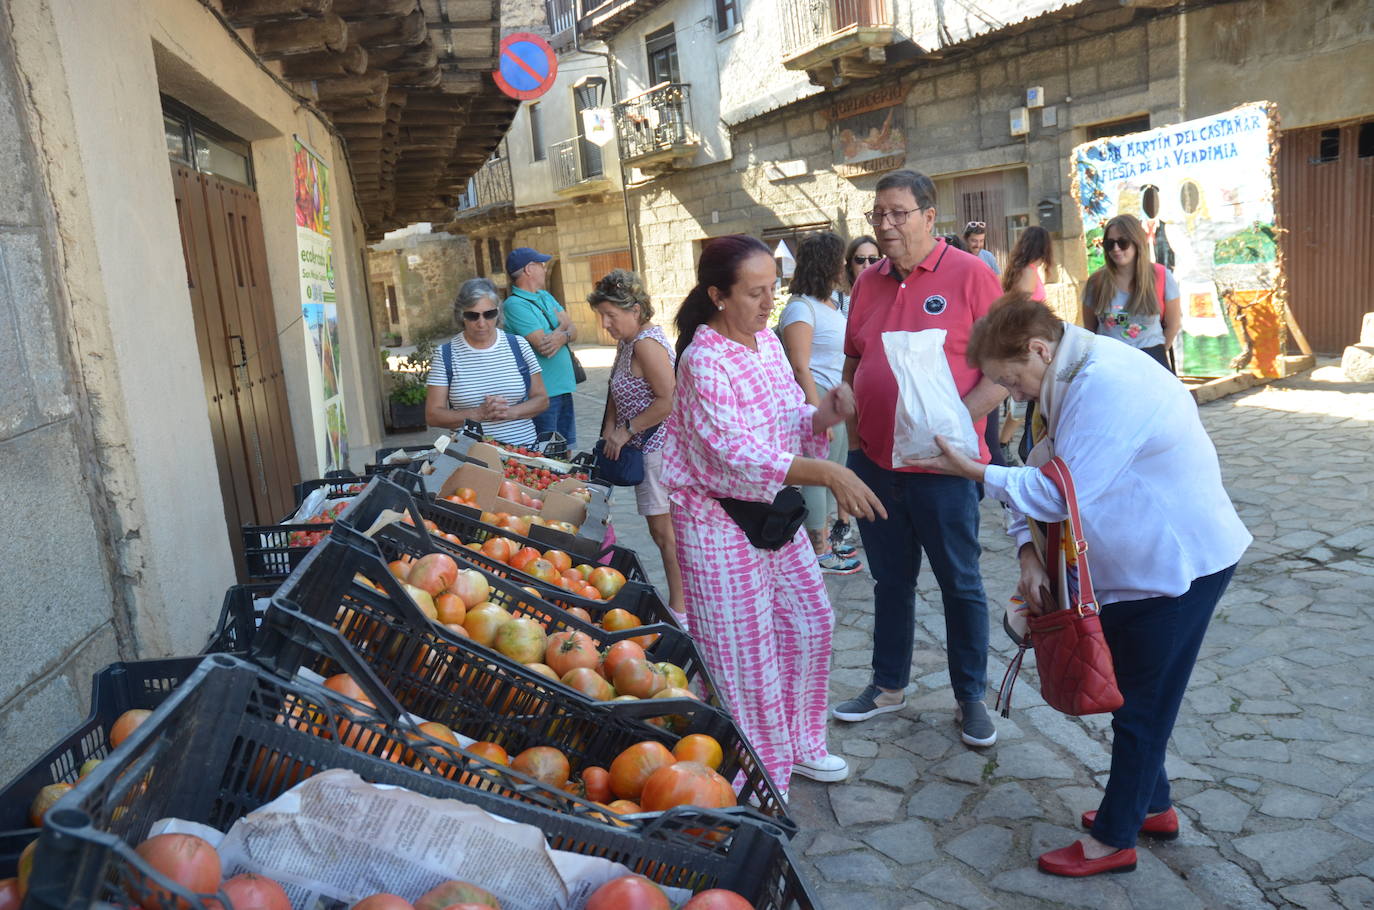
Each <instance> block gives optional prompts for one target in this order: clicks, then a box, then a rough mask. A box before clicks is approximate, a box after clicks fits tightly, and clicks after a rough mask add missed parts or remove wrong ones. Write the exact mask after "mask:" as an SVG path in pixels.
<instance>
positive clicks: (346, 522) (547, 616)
mask: <svg viewBox="0 0 1374 910" xmlns="http://www.w3.org/2000/svg"><path fill="white" fill-rule="evenodd" d="M387 511H391V512H397V513H404V514H406V515H407V516H408V517H409V521H410V523H409V524H401V523H396V524H392V525H389V526H387V527H386V528H383V529H382V530H381V531H380V532H378V533H376V534H375V535H374V536H373V538H372V539H371V541H368V540H359V539H358V538H357V537H348V538H347V539H349V540H352V541H353V542H354V543H355V544H357V545H360V546H362V547H364V548H365V549H369V550H371V549H372V548H374V547H375V548H376V554H377V555H378V556H380V557H382V558H383V559H384V560H385V561H388V562H389V561H391V560H393V559H397V558H399V557H401V556H416V557H418V556H423V555H424V554H426V553H433V552H443V553H447V554H448V555H449V556H451V557H453V559H454V560H455V561H456V562H457V563H458V564H459V566H461V567H465V568H474V569H477V570H478V571H480V572H482V573H483V575H485V576H486V578H487V583H488V584H489V585H491V586H492V587H493V589H494V592H493V596H492V598H491V599H492V600H493V601H494V602H496V603H498V604H500V605H501V606H502V607H505V608H506V609H507V610H509V611H510V612H512V613H515V614H518V615H532V616H535V617H536V618H538V619H540V621H542V622H549V621H550V620H553V621H555V622H558V623H559V624H560V628H568V627H570V628H575V629H580V630H582V631H584V632H587V633H589V634H590V635H592V637H593V638H596V639H598V644H601V639H602V638H603V637H604V636H607V635H608V633H606V632H603V631H602V630H600V629H598V628H595V627H589V626H587V625H586V624H584V623H581V622H580V621H579V620H577V619H576V618H575V617H573V616H571V615H569V614H567V613H564V612H563V611H566V610H567V609H568V608H570V607H581V608H582V609H584V610H586V611H587V614H588V615H589V616H591V617H592V619H593V621H595V622H598V623H599V622H600V621H601V619H602V617H604V616H605V615H606V613H607V612H609V611H610V610H613V609H624V610H627V611H629V612H630V613H632V614H633V615H634V616H635V617H636V618H637V619H638V620H639V621H640V622H641V623H643V624H644V625H646V626H650V625H656V624H662V625H666V626H669V627H671V628H672V629H673V630H674V632H675V633H676V634H669V633H665V634H664V635H663V636H662V637H661V639H660V643H659V647H663V648H668V649H670V651H660V652H659V653H663V654H666V653H672V654H674V655H676V656H675V657H669V656H661V657H659V658H658V659H659V660H667V661H671V662H672V663H675V664H679V665H680V666H682V667H683V669H684V670H685V669H687V666H688V665H691V666H693V667H698V668H701V670H702V672H704V670H705V664H704V662H703V661H702V660H701V658H700V656H699V655H698V654H697V651H696V645H695V644H694V643H693V642H692V641H691V638H690V636H688V635H687V634H686V633H685V632H682V631H681V627H680V626H678V624H677V620H676V619H675V618H674V617H673V614H672V612H671V611H670V610H669V609H668V607H667V605H666V604H664V603H663V601H662V599H661V598H659V596H658V592H657V591H655V590H654V588H653V586H652V585H645V584H638V583H633V582H626V584H625V586H624V587H623V588H621V589H620V591H618V592H617V593H616V596H615V597H613V598H611V599H610V600H592V599H590V598H586V597H580V596H576V595H573V594H570V593H569V592H567V591H566V590H564V589H563V588H560V587H557V586H555V585H551V584H547V583H545V582H542V581H540V580H538V579H537V578H534V577H533V576H531V575H526V574H525V573H524V572H521V571H518V570H516V569H512V568H511V567H510V566H508V565H506V564H505V563H503V562H498V561H497V560H495V559H492V558H491V557H489V556H487V555H486V554H484V553H480V552H476V551H473V550H471V549H469V548H467V547H465V546H460V545H455V544H454V543H453V542H452V541H449V540H446V539H444V538H442V537H437V536H434V535H431V534H429V533H428V531H426V530H422V529H421V528H422V526H423V525H424V514H425V513H424V503H423V501H422V500H421V499H420V498H419V497H414V496H411V495H410V494H408V493H407V492H406V491H405V490H403V489H401V488H399V487H398V486H397V485H395V484H393V483H390V482H388V481H387V480H385V479H382V480H378V481H376V482H374V483H372V484H370V485H369V486H368V488H367V490H365V491H364V492H363V493H362V494H361V495H360V496H359V497H358V498H357V500H355V502H354V504H353V506H352V507H351V508H350V509H349V511H348V513H347V514H346V515H343V516H340V520H339V525H340V526H341V527H342V528H344V529H351V530H354V531H362V532H367V531H369V530H372V526H373V524H374V523H376V522H377V521H378V519H379V518H380V517H381V515H382V513H383V512H387ZM435 524H436V525H438V522H437V521H436V522H435ZM342 533H343V534H345V535H347V530H345V531H344V532H342ZM455 536H457V535H455ZM526 587H530V588H534V589H535V590H537V591H539V597H538V598H532V597H531V595H530V593H529V591H527V590H525V588H526ZM536 600H537V601H541V602H536ZM549 604H552V605H553V606H556V607H559V608H561V609H559V610H553V609H550V608H549V606H548V605H549ZM549 631H550V632H553V631H557V629H554V628H553V627H552V626H550V627H549ZM654 631H660V630H654ZM609 634H611V635H612V637H610V638H607V639H606V641H605V644H608V645H609V644H611V643H613V642H615V641H618V640H620V638H633V637H636V636H637V635H638V634H640V633H637V632H624V633H620V634H619V635H618V636H616V635H615V634H614V633H609ZM656 650H657V649H656ZM677 658H681V659H682V660H686V661H688V662H689V664H682V663H681V662H680V661H679V660H678V659H677ZM691 675H692V674H691V673H689V676H691ZM714 692H715V690H714V689H713V688H712V689H711V694H712V697H713V698H714Z"/></svg>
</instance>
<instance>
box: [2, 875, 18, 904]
mask: <svg viewBox="0 0 1374 910" xmlns="http://www.w3.org/2000/svg"><path fill="white" fill-rule="evenodd" d="M23 902H24V900H23V898H21V897H20V896H19V879H17V878H5V879H0V910H19V905H20V904H22V903H23Z"/></svg>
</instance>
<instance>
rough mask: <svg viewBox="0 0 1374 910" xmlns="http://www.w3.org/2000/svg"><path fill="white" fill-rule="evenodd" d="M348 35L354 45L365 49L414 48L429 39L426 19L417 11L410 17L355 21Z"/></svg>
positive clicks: (350, 24)
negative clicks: (359, 45)
mask: <svg viewBox="0 0 1374 910" xmlns="http://www.w3.org/2000/svg"><path fill="white" fill-rule="evenodd" d="M348 34H349V38H350V40H351V41H352V42H353V43H354V44H361V45H363V46H365V47H369V48H371V47H396V46H406V47H414V46H415V45H417V44H419V43H420V42H422V41H424V40H425V38H426V37H428V35H429V33H428V32H426V31H425V17H424V15H423V14H421V13H420V11H419V10H416V11H415V12H414V13H412V14H411V15H409V16H403V17H393V18H390V19H355V20H353V21H352V22H350V23H348Z"/></svg>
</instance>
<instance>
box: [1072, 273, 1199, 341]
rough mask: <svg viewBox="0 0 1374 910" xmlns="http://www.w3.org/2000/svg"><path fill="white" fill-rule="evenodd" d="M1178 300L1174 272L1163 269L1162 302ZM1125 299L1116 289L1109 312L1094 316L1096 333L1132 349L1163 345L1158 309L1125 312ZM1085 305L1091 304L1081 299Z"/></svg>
mask: <svg viewBox="0 0 1374 910" xmlns="http://www.w3.org/2000/svg"><path fill="white" fill-rule="evenodd" d="M1177 298H1178V282H1177V281H1175V280H1174V273H1173V272H1171V271H1169V270H1168V269H1165V270H1164V299H1165V300H1175V299H1177ZM1129 299H1130V298H1129V297H1128V296H1127V294H1126V292H1125V291H1120V290H1118V291H1117V292H1116V294H1114V295H1113V296H1112V305H1111V311H1110V312H1109V313H1108V314H1107V316H1106V317H1105V318H1103V317H1098V320H1097V334H1099V335H1107V336H1110V337H1112V338H1115V339H1116V340H1117V341H1124V342H1126V343H1127V344H1129V345H1130V346H1131V347H1133V348H1152V347H1155V346H1156V345H1161V344H1163V343H1164V325H1163V323H1161V322H1160V321H1159V310H1152V311H1151V312H1149V313H1146V314H1145V315H1141V314H1139V313H1128V312H1126V304H1127V303H1128V302H1129ZM1084 302H1085V303H1086V304H1087V305H1088V306H1092V301H1090V300H1087V299H1086V298H1085V299H1084Z"/></svg>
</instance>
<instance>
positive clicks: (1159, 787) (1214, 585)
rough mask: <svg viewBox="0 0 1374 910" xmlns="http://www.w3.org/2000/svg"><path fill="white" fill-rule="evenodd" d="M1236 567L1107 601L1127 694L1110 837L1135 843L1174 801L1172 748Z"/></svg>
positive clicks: (1107, 623) (1117, 733)
mask: <svg viewBox="0 0 1374 910" xmlns="http://www.w3.org/2000/svg"><path fill="white" fill-rule="evenodd" d="M1235 570H1236V567H1235V566H1231V568H1229V569H1223V570H1221V571H1220V572H1217V573H1215V574H1212V575H1207V576H1204V577H1202V578H1199V579H1196V580H1194V581H1193V585H1192V587H1190V588H1189V589H1188V590H1187V591H1186V592H1185V593H1184V594H1183V595H1182V596H1180V597H1151V598H1149V599H1147V600H1125V601H1121V602H1119V603H1113V604H1105V605H1103V607H1102V633H1103V635H1104V637H1105V638H1106V639H1107V646H1108V647H1109V648H1111V651H1112V662H1113V664H1114V665H1115V667H1116V684H1117V686H1119V687H1120V689H1121V695H1122V696H1123V697H1124V698H1125V704H1123V705H1122V706H1121V707H1120V708H1118V709H1117V710H1116V711H1115V712H1114V713H1113V714H1112V773H1111V776H1110V777H1109V778H1108V779H1107V792H1106V793H1105V794H1104V795H1103V797H1102V804H1101V805H1100V806H1099V807H1098V810H1097V820H1096V821H1095V822H1094V823H1093V829H1092V835H1093V837H1095V838H1097V839H1098V840H1100V841H1102V843H1104V844H1108V845H1109V846H1112V847H1118V848H1120V847H1133V846H1135V838H1136V833H1137V832H1138V831H1139V830H1140V825H1141V823H1142V822H1144V821H1145V816H1146V815H1149V814H1150V813H1153V812H1163V811H1164V810H1165V809H1167V808H1169V775H1168V774H1167V773H1166V772H1165V770H1164V752H1165V749H1166V748H1167V746H1168V745H1169V736H1170V735H1171V734H1172V733H1173V732H1174V721H1175V719H1177V717H1178V709H1179V705H1180V704H1181V703H1182V702H1183V691H1184V689H1186V688H1188V677H1189V676H1191V675H1192V672H1193V664H1194V663H1195V662H1196V661H1197V654H1198V649H1199V648H1201V647H1202V637H1203V635H1205V634H1206V632H1207V624H1208V623H1209V622H1210V621H1211V619H1212V611H1213V610H1215V609H1216V606H1217V601H1219V600H1221V595H1222V594H1223V593H1225V591H1226V585H1227V584H1228V583H1229V582H1230V581H1231V574H1232V573H1233V572H1235Z"/></svg>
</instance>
